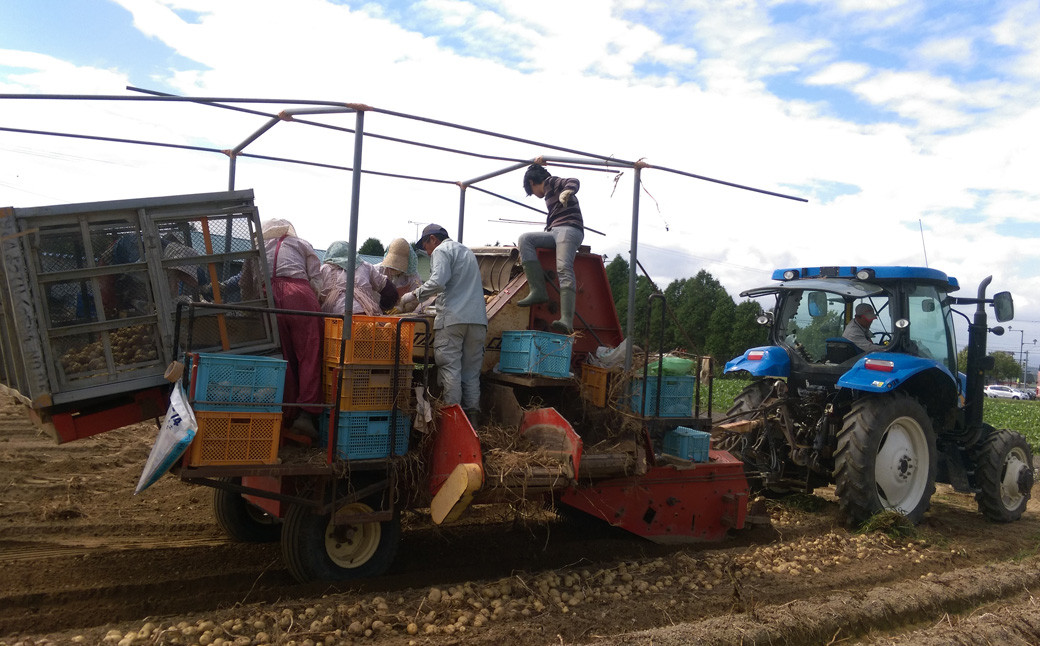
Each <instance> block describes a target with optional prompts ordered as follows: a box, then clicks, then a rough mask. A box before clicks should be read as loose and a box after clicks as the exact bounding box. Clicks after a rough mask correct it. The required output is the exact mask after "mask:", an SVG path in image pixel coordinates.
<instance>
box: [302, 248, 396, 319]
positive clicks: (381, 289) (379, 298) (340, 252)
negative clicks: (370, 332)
mask: <svg viewBox="0 0 1040 646" xmlns="http://www.w3.org/2000/svg"><path fill="white" fill-rule="evenodd" d="M349 261H350V243H348V242H346V241H344V240H337V241H336V242H333V243H332V244H330V245H329V248H328V249H327V250H326V251H325V262H324V263H322V265H321V292H320V294H319V297H318V301H319V302H320V303H321V311H323V312H325V313H326V314H332V315H335V316H342V315H343V314H345V313H346V297H347V270H348V268H349V267H350V262H349ZM396 304H397V288H395V287H394V285H393V283H391V282H390V281H389V280H388V279H387V277H386V276H384V275H383V273H382V272H380V271H377V270H376V268H375V266H373V265H371V264H369V263H367V262H365V261H364V260H362V259H361V258H359V257H357V254H354V303H353V308H352V310H351V311H352V312H353V313H354V314H365V315H368V316H380V315H381V314H382V313H383V310H388V309H390V308H391V307H393V306H394V305H396Z"/></svg>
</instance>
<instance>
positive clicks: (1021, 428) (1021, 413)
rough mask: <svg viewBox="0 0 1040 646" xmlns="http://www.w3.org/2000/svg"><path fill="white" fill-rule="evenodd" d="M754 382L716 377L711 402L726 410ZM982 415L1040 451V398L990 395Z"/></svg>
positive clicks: (1036, 451) (716, 406)
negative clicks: (995, 397)
mask: <svg viewBox="0 0 1040 646" xmlns="http://www.w3.org/2000/svg"><path fill="white" fill-rule="evenodd" d="M749 383H751V380H749V379H733V378H729V377H726V378H720V379H716V380H715V395H714V397H715V399H714V401H713V402H712V403H713V407H714V410H715V412H716V413H724V412H726V411H727V410H729V407H730V406H732V405H733V398H734V397H736V396H737V394H738V393H740V391H741V390H742V389H743V388H744V386H746V385H748V384H749ZM982 419H983V421H985V422H986V423H987V424H991V425H992V426H994V427H995V428H1009V429H1011V430H1013V431H1018V432H1019V433H1021V434H1022V435H1024V436H1025V437H1026V439H1027V440H1029V444H1030V445H1031V446H1032V447H1033V452H1034V453H1040V399H1038V400H1035V401H1018V400H1011V399H992V398H989V397H987V398H986V403H985V406H984V407H983V412H982Z"/></svg>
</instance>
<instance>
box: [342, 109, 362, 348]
mask: <svg viewBox="0 0 1040 646" xmlns="http://www.w3.org/2000/svg"><path fill="white" fill-rule="evenodd" d="M356 123H357V127H356V128H355V129H354V168H353V170H352V171H351V187H350V230H349V232H348V234H347V236H348V237H347V255H348V258H347V285H346V287H347V291H346V293H345V295H344V297H343V298H344V299H345V303H344V305H343V308H344V310H345V311H344V313H343V338H344V339H349V338H350V333H351V328H352V327H353V317H354V272H355V271H357V267H356V266H355V258H356V257H357V229H358V213H359V212H360V208H359V206H360V200H361V143H362V142H363V141H364V130H365V111H364V110H358V111H357V120H356Z"/></svg>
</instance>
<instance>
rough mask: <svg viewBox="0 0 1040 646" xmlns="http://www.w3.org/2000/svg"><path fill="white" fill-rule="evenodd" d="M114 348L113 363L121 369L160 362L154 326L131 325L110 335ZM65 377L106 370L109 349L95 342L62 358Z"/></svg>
mask: <svg viewBox="0 0 1040 646" xmlns="http://www.w3.org/2000/svg"><path fill="white" fill-rule="evenodd" d="M108 337H109V340H110V341H111V344H112V359H113V360H114V361H115V365H116V367H117V368H119V367H122V366H126V365H130V364H137V363H144V362H148V361H155V360H156V359H158V358H159V356H158V353H157V352H156V349H155V337H154V335H153V334H152V326H150V325H131V326H128V327H123V328H119V329H117V330H112V331H111V332H109V333H108ZM61 366H62V368H64V370H65V374H67V375H69V374H78V373H82V372H96V371H99V370H106V369H107V365H106V363H105V349H104V345H103V344H102V341H100V340H98V341H94V342H92V343H88V344H87V345H85V346H82V347H80V348H72V349H70V350H68V351H67V352H65V354H63V355H62V356H61Z"/></svg>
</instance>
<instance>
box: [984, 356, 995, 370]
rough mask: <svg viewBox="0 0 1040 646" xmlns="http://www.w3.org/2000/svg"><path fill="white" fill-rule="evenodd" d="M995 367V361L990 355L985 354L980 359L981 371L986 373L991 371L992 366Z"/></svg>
mask: <svg viewBox="0 0 1040 646" xmlns="http://www.w3.org/2000/svg"><path fill="white" fill-rule="evenodd" d="M995 365H997V360H996V359H994V358H993V355H992V354H987V355H986V356H985V357H984V358H983V359H982V370H983V371H985V372H988V371H990V370H993V366H995Z"/></svg>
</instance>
